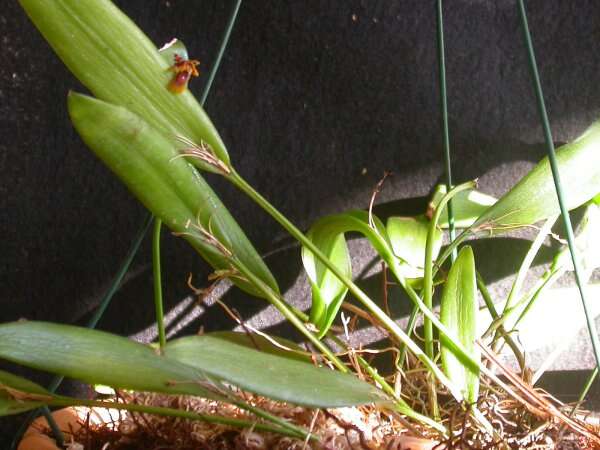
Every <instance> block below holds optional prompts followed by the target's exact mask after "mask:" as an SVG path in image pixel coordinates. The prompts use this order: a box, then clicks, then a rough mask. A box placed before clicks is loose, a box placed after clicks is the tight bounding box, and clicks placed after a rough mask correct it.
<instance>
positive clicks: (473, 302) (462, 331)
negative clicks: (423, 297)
mask: <svg viewBox="0 0 600 450" xmlns="http://www.w3.org/2000/svg"><path fill="white" fill-rule="evenodd" d="M475 275H476V274H475V259H474V257H473V250H472V249H471V247H469V246H465V247H463V248H462V249H461V250H460V252H459V254H458V257H457V258H456V261H455V262H454V264H453V265H452V267H451V269H450V272H449V273H448V278H447V280H446V283H445V285H444V291H443V293H442V299H441V305H440V320H441V322H442V323H443V324H444V325H445V326H446V328H447V329H448V330H450V331H451V332H453V333H454V335H455V336H457V337H458V339H459V340H460V342H461V344H462V345H463V347H464V348H465V350H466V351H467V352H468V353H469V355H470V356H471V357H472V358H473V359H474V360H476V361H479V360H480V358H481V357H480V355H479V351H478V350H477V347H476V344H475V339H477V321H476V319H477V312H478V305H477V284H476V278H475ZM440 347H441V357H442V368H443V369H444V372H445V373H446V375H447V376H448V378H450V380H452V381H453V382H454V383H455V384H456V385H458V386H460V387H461V388H462V390H463V391H464V393H465V399H466V400H467V401H468V402H469V403H475V402H476V401H477V396H478V392H479V371H477V372H474V371H473V369H472V367H471V366H467V365H465V364H463V363H462V362H461V360H462V358H460V357H458V356H457V355H456V354H455V352H454V345H452V344H451V343H450V342H448V338H447V337H446V336H445V335H443V334H442V335H441V336H440Z"/></svg>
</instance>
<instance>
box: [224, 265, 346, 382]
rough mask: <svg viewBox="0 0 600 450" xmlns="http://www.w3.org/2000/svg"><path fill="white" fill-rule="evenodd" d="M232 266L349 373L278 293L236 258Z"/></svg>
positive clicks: (342, 369)
mask: <svg viewBox="0 0 600 450" xmlns="http://www.w3.org/2000/svg"><path fill="white" fill-rule="evenodd" d="M231 264H232V265H233V266H234V267H235V268H236V269H237V270H238V271H239V272H240V273H241V274H242V275H243V276H244V277H245V278H246V279H247V280H248V281H249V282H250V283H252V284H253V285H254V286H255V287H256V288H257V289H258V290H259V291H261V292H262V293H263V294H264V295H265V297H266V299H267V300H268V301H269V302H270V303H271V304H272V305H273V306H275V308H277V309H278V310H279V312H280V313H281V314H282V315H283V317H285V318H286V319H287V320H288V321H289V322H290V323H291V324H292V325H294V326H295V327H296V329H297V330H298V331H300V332H301V333H302V334H303V335H304V336H306V338H308V340H309V341H310V342H311V343H312V344H313V345H314V346H315V347H316V348H317V349H319V350H320V351H321V352H322V353H323V354H324V355H325V356H326V357H327V358H328V359H329V360H330V361H331V362H332V363H333V365H335V367H336V368H337V369H338V370H339V371H340V372H344V373H346V372H348V368H347V367H346V366H345V365H344V363H343V362H342V361H341V360H340V359H339V358H338V357H337V356H335V354H334V353H333V352H332V351H331V349H329V348H328V347H327V346H326V345H325V344H324V343H323V342H321V341H320V340H319V339H318V338H317V336H316V335H315V334H313V333H311V332H310V331H309V330H308V329H307V328H306V326H305V325H304V323H303V322H302V321H301V320H300V319H299V318H298V316H297V315H296V313H295V311H294V310H292V309H291V308H290V307H289V306H288V305H287V303H286V302H285V300H283V299H282V298H281V297H280V296H279V295H278V294H277V293H275V292H274V291H273V290H272V289H271V288H270V287H269V286H267V285H266V284H265V283H264V282H263V281H262V280H261V279H260V278H259V277H257V276H256V275H254V273H253V272H252V271H251V270H249V269H248V268H247V267H246V266H245V265H244V264H243V263H242V262H241V261H240V260H238V259H237V258H235V257H232V258H231Z"/></svg>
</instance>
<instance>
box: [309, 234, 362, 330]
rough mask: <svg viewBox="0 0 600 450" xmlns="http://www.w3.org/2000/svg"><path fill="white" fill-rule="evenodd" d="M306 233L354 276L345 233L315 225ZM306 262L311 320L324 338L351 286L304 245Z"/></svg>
mask: <svg viewBox="0 0 600 450" xmlns="http://www.w3.org/2000/svg"><path fill="white" fill-rule="evenodd" d="M306 236H307V237H308V238H309V239H310V240H311V241H312V242H313V243H314V244H315V245H316V246H317V247H318V248H319V249H320V250H321V251H322V252H323V254H324V255H325V256H327V257H328V258H329V260H330V261H331V262H332V263H333V264H335V265H336V266H337V267H339V268H340V269H341V270H342V271H343V273H344V275H346V276H347V277H349V278H351V277H352V266H351V264H350V255H349V254H348V247H347V245H346V239H345V238H344V234H343V233H340V234H338V235H337V236H334V237H331V236H330V235H329V233H328V230H327V228H323V227H318V226H313V227H312V228H311V229H310V230H309V231H308V233H307V234H306ZM302 264H303V265H304V270H306V274H307V275H308V280H309V281H310V284H311V288H312V308H311V310H310V321H311V322H312V323H314V324H315V326H316V327H317V329H318V330H319V333H318V337H319V339H321V338H322V337H323V336H324V335H325V334H326V333H327V331H328V330H329V328H330V327H331V324H332V323H333V320H334V319H335V316H336V314H337V311H338V310H339V309H340V306H341V304H342V302H343V300H344V297H346V293H347V292H348V288H347V287H346V285H345V284H344V283H342V282H341V281H340V280H339V278H338V277H336V276H335V275H334V274H333V273H332V272H331V271H330V270H328V269H327V268H326V267H325V265H324V264H323V263H322V262H321V261H320V260H318V259H316V258H315V257H314V255H313V253H312V252H310V251H309V250H308V249H307V248H306V247H302Z"/></svg>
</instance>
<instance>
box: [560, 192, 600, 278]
mask: <svg viewBox="0 0 600 450" xmlns="http://www.w3.org/2000/svg"><path fill="white" fill-rule="evenodd" d="M575 247H576V248H577V255H578V257H579V260H580V262H581V267H582V269H583V270H584V276H583V278H584V279H587V278H589V277H590V275H591V274H592V271H593V270H594V269H596V268H598V267H600V206H598V204H596V203H594V202H590V203H588V204H587V205H585V211H584V213H583V217H582V219H581V222H580V224H579V226H578V227H577V230H576V231H575ZM563 266H564V267H566V270H569V271H573V260H572V259H571V252H570V251H569V246H568V245H566V244H565V245H563V247H562V249H561V250H560V252H559V253H558V254H557V255H556V257H555V258H554V261H553V264H552V267H553V268H554V269H557V268H559V267H563Z"/></svg>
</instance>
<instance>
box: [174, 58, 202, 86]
mask: <svg viewBox="0 0 600 450" xmlns="http://www.w3.org/2000/svg"><path fill="white" fill-rule="evenodd" d="M199 64H200V61H197V60H195V59H184V58H182V57H181V56H179V55H175V64H173V65H172V66H171V67H170V69H169V70H171V71H172V72H174V73H175V75H174V76H173V78H172V79H171V81H170V82H169V85H168V86H167V87H168V89H169V91H171V92H173V93H174V94H181V93H182V92H183V91H185V88H186V87H187V85H188V82H189V81H190V78H191V77H197V76H198V75H200V72H198V69H196V66H197V65H199Z"/></svg>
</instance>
